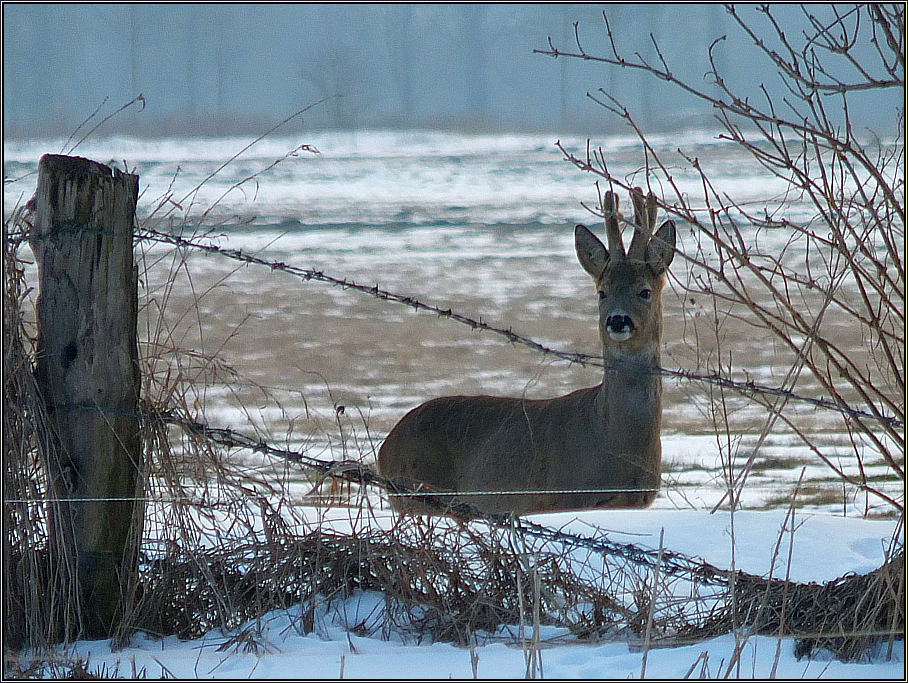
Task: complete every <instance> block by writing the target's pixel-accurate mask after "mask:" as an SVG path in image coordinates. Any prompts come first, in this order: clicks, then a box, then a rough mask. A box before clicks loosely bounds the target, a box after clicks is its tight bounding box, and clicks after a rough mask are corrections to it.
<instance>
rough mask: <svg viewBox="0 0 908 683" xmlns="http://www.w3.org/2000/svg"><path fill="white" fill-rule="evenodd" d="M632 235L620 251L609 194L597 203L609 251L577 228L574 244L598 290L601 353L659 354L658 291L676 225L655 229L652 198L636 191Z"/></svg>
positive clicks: (615, 202)
mask: <svg viewBox="0 0 908 683" xmlns="http://www.w3.org/2000/svg"><path fill="white" fill-rule="evenodd" d="M631 201H632V203H633V205H634V224H633V227H634V235H633V237H632V239H631V244H630V248H629V249H628V250H627V251H626V252H625V250H624V244H623V242H622V240H621V223H622V221H623V220H624V218H623V216H622V215H621V213H620V212H619V210H618V198H617V196H616V195H615V194H614V193H613V192H612V191H611V190H609V191H608V192H606V193H605V197H604V198H603V201H602V212H603V215H604V217H605V234H606V237H607V240H608V248H606V247H605V245H604V244H602V242H601V241H600V240H599V238H598V237H596V236H595V235H594V234H593V233H592V232H590V230H589V229H588V228H586V227H585V226H583V225H578V226H577V227H576V229H575V231H574V242H575V246H576V248H577V258H578V259H579V260H580V265H582V266H583V269H584V270H585V271H586V272H587V273H589V274H590V275H591V276H592V278H593V280H594V281H595V283H596V289H597V291H598V292H599V336H600V337H601V338H602V345H603V349H604V350H605V351H606V352H608V353H612V354H614V353H619V354H622V355H631V354H638V353H640V352H642V351H644V350H646V349H649V348H653V349H654V351H655V353H656V354H658V345H659V340H660V338H661V336H662V288H663V286H664V285H665V272H666V270H667V269H668V267H669V265H670V264H671V262H672V258H673V257H674V255H675V224H674V222H673V221H671V220H668V221H665V222H664V223H663V224H662V226H661V227H660V228H659V230H658V231H657V232H656V233H655V234H653V229H654V228H655V225H656V213H657V210H658V207H657V205H656V197H655V196H654V195H653V193H652V192H650V193H649V195H647V196H646V197H644V196H643V191H642V190H641V189H640V188H634V189H633V190H631Z"/></svg>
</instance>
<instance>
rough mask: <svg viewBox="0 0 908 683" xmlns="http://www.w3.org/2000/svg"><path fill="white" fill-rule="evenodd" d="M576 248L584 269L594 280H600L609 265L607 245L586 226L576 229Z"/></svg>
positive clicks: (579, 226)
mask: <svg viewBox="0 0 908 683" xmlns="http://www.w3.org/2000/svg"><path fill="white" fill-rule="evenodd" d="M574 247H576V249H577V259H578V260H579V261H580V265H581V266H583V269H584V270H585V271H586V272H587V273H589V274H590V275H591V276H592V277H593V279H595V280H598V279H599V276H600V275H602V271H604V270H605V266H606V265H607V264H608V258H609V257H608V250H607V249H606V248H605V245H604V244H602V242H601V241H600V240H599V238H598V237H596V236H595V235H594V234H593V233H591V232H590V231H589V229H588V228H587V227H586V226H584V225H578V226H577V227H576V228H574Z"/></svg>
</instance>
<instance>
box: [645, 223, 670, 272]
mask: <svg viewBox="0 0 908 683" xmlns="http://www.w3.org/2000/svg"><path fill="white" fill-rule="evenodd" d="M673 258H675V222H674V221H665V222H664V223H663V224H662V227H660V228H659V230H658V231H656V234H655V235H653V237H652V239H650V241H649V243H648V244H647V245H646V257H645V261H646V263H647V264H648V265H649V267H650V270H652V271H653V273H655V274H656V275H661V274H662V273H664V272H665V271H666V270H668V267H669V266H670V265H671V263H672V259H673Z"/></svg>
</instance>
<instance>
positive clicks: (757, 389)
mask: <svg viewBox="0 0 908 683" xmlns="http://www.w3.org/2000/svg"><path fill="white" fill-rule="evenodd" d="M138 237H139V238H140V239H146V240H149V241H154V242H161V243H166V244H172V245H174V246H177V247H181V248H185V249H196V250H199V251H203V252H205V253H208V254H216V255H218V256H223V257H225V258H229V259H233V260H236V261H240V262H243V263H247V264H251V265H258V266H262V267H265V268H269V269H270V270H272V271H280V272H283V273H287V274H289V275H294V276H296V277H298V278H300V279H301V280H304V281H306V282H310V281H315V282H324V283H327V284H330V285H334V286H337V287H341V288H343V289H351V290H354V291H357V292H361V293H363V294H366V295H368V296H372V297H375V298H377V299H380V300H382V301H388V302H391V303H397V304H403V305H405V306H409V307H412V308H413V309H414V310H417V311H424V312H427V313H434V314H435V315H437V316H438V317H440V318H447V319H449V320H454V321H455V322H458V323H461V324H463V325H467V326H468V327H470V328H471V329H474V330H480V331H484V332H491V333H493V334H496V335H499V336H501V337H504V338H505V339H507V340H508V341H509V342H510V343H512V344H519V345H522V346H525V347H527V348H530V349H533V350H534V351H538V352H539V353H542V354H544V355H547V356H553V357H555V358H559V359H561V360H564V361H567V362H568V363H571V364H578V365H582V366H594V367H600V368H605V367H606V362H605V359H604V358H603V357H602V356H596V355H592V354H586V353H579V352H568V351H561V350H558V349H553V348H550V347H548V346H545V345H543V344H540V343H539V342H537V341H535V340H533V339H530V338H529V337H526V336H523V335H520V334H517V333H516V332H514V331H513V330H512V329H510V328H502V327H498V326H495V325H492V324H489V323H487V322H485V321H483V320H482V317H480V318H479V320H476V319H474V318H471V317H469V316H466V315H462V314H460V313H456V312H454V311H453V310H452V309H450V308H447V309H443V308H441V307H439V306H435V305H433V304H428V303H425V302H422V301H419V300H418V299H416V298H414V297H411V296H406V295H403V294H397V293H395V292H391V291H388V290H386V289H382V288H380V287H379V286H378V285H374V286H370V285H364V284H360V283H358V282H355V281H353V280H348V279H347V278H339V277H335V276H332V275H329V274H327V273H325V272H324V271H321V270H313V269H308V268H301V267H299V266H293V265H290V264H288V263H285V262H283V261H271V260H268V259H264V258H262V257H260V256H255V255H252V254H248V253H246V252H244V251H242V250H240V249H234V248H225V247H221V246H220V245H218V244H214V243H211V242H208V243H203V242H200V241H197V240H195V239H187V238H185V237H182V236H179V235H172V234H169V233H164V232H160V231H157V230H154V229H151V228H140V229H139V231H138ZM647 371H648V372H656V373H659V374H661V375H664V376H666V377H674V378H676V379H678V380H680V381H688V382H699V383H705V384H710V385H713V386H716V387H720V388H723V389H730V390H733V391H736V392H738V393H739V394H741V395H743V396H745V397H747V398H750V399H754V398H755V397H756V396H758V395H763V396H772V397H775V398H782V399H785V400H791V401H796V402H799V403H804V404H807V405H812V406H814V407H815V408H819V409H823V410H832V411H835V412H838V413H841V414H843V415H846V416H848V417H851V418H855V419H863V420H874V421H877V422H880V423H883V424H885V425H887V426H889V427H890V428H892V429H902V428H904V426H905V422H904V420H902V419H899V418H898V417H896V416H894V415H878V414H875V413H872V412H870V411H867V410H862V409H860V408H855V407H852V406H850V405H848V404H846V403H844V402H837V401H832V400H829V399H826V398H815V397H812V396H803V395H801V394H798V393H795V392H794V391H792V390H790V389H784V388H782V387H771V386H767V385H763V384H757V383H756V382H753V381H746V382H741V381H738V380H734V379H732V378H730V377H727V376H724V375H722V374H721V373H719V372H713V373H708V374H702V373H696V372H693V371H691V370H683V369H680V368H679V369H672V368H664V367H658V368H656V369H652V368H648V369H647Z"/></svg>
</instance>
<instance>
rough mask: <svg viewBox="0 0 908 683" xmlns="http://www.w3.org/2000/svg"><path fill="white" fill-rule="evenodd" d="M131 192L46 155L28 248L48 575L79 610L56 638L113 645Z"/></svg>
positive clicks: (121, 526)
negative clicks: (34, 289)
mask: <svg viewBox="0 0 908 683" xmlns="http://www.w3.org/2000/svg"><path fill="white" fill-rule="evenodd" d="M138 190H139V178H138V176H135V175H130V174H128V173H123V172H121V171H119V170H116V169H110V168H108V167H107V166H104V165H102V164H99V163H97V162H94V161H90V160H88V159H82V158H79V157H67V156H58V155H50V154H48V155H45V156H43V157H42V158H41V161H40V163H39V165H38V183H37V191H36V194H35V200H34V201H35V215H34V218H35V222H34V226H33V228H32V233H31V235H30V244H31V247H32V250H33V251H34V253H35V257H36V260H37V264H38V282H39V296H38V301H37V317H38V344H37V369H36V373H37V381H38V386H39V388H40V390H41V394H42V397H43V400H44V402H45V404H46V406H47V410H48V414H49V416H50V421H51V425H52V428H53V430H54V432H55V439H56V442H55V444H54V446H55V447H54V448H53V449H52V450H53V451H55V452H56V458H54V459H55V462H48V463H46V465H47V470H48V475H49V477H50V480H51V481H50V487H49V488H50V491H49V494H50V496H51V502H50V507H49V520H50V525H49V527H50V528H49V530H48V531H49V538H50V547H51V551H52V553H53V555H52V558H53V561H54V564H55V566H54V567H53V570H54V571H56V572H58V573H59V576H60V577H63V579H62V580H61V579H60V578H59V577H57V578H58V580H57V581H56V582H55V583H56V584H57V586H59V591H63V594H61V595H57V596H54V597H55V598H56V599H58V600H62V601H65V600H67V599H71V598H72V597H75V598H77V601H78V602H77V606H76V610H77V612H76V614H77V617H78V620H77V622H76V623H69V624H63V625H61V629H62V631H63V632H62V633H61V635H62V636H63V637H64V638H69V637H73V636H74V635H76V634H81V635H82V636H83V637H89V638H99V637H105V636H108V635H110V634H111V633H112V631H113V629H114V627H115V626H116V622H117V618H118V611H119V610H120V609H121V607H120V602H121V599H122V596H123V589H124V588H125V587H126V586H127V585H128V582H129V581H130V580H131V578H132V576H133V575H134V572H135V567H136V560H137V553H138V543H137V541H138V536H139V535H140V534H139V533H138V530H134V529H133V527H134V525H136V524H138V523H140V521H139V520H140V519H141V513H142V510H143V509H142V507H141V506H140V505H138V501H137V500H136V499H137V493H138V491H137V485H138V484H139V481H140V477H139V474H140V471H141V445H140V440H139V417H138V409H139V365H138V346H137V338H136V322H137V310H138V302H137V295H138V279H137V272H136V268H135V266H134V263H133V223H134V218H135V210H136V202H137V200H138ZM67 577H68V578H67ZM72 584H75V585H72ZM74 631H75V632H74Z"/></svg>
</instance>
